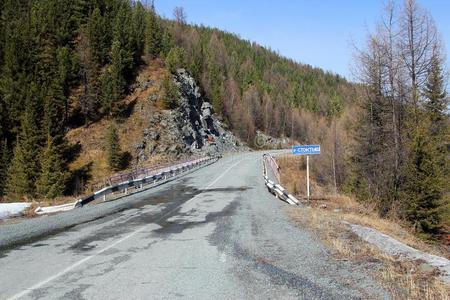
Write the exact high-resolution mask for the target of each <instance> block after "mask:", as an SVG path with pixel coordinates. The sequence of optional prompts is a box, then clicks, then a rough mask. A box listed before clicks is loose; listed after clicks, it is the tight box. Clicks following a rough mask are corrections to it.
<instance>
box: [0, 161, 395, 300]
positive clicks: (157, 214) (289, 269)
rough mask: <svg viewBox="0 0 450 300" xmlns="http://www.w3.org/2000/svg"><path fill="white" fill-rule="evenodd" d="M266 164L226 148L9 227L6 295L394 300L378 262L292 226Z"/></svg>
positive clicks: (2, 256) (3, 278)
mask: <svg viewBox="0 0 450 300" xmlns="http://www.w3.org/2000/svg"><path fill="white" fill-rule="evenodd" d="M261 172H262V168H261V153H247V154H239V155H234V156H228V157H225V158H223V159H221V160H219V161H218V162H217V163H215V164H212V165H210V166H207V167H204V168H202V169H199V170H197V171H195V172H193V173H190V174H188V175H185V176H183V177H181V178H178V179H176V180H174V181H171V182H169V183H166V184H165V185H162V186H159V187H156V188H154V189H150V190H148V191H145V192H142V193H140V194H136V195H133V196H129V197H127V198H123V199H120V200H117V201H114V202H109V203H103V204H98V205H95V206H94V205H93V206H90V207H84V208H81V209H77V210H73V211H71V212H67V213H62V214H59V215H56V216H49V217H42V218H38V219H34V220H27V221H24V222H20V223H18V224H13V225H7V226H6V225H3V226H0V245H1V241H2V240H3V242H4V245H3V246H4V247H3V250H1V251H0V299H18V298H20V299H22V298H23V299H172V298H188V299H212V298H215V299H380V298H381V299H383V298H387V294H386V292H385V291H384V290H383V289H382V288H381V287H380V286H379V285H378V284H377V283H376V282H375V281H374V280H373V279H371V277H370V273H369V272H370V271H369V270H367V269H366V268H365V267H363V266H361V265H356V264H353V263H351V262H346V261H337V260H334V259H333V258H332V257H331V256H330V254H329V251H328V249H327V248H326V247H325V246H324V245H322V244H321V243H320V242H319V241H318V239H317V238H316V237H314V235H313V234H312V233H310V232H308V231H307V230H306V229H305V230H304V229H301V228H298V227H295V226H294V225H293V224H292V223H291V222H290V220H289V218H288V217H287V215H286V213H285V210H284V208H285V206H286V205H287V204H285V203H283V202H281V201H279V200H276V199H275V198H274V197H273V196H272V195H270V194H269V193H268V192H267V190H266V189H265V187H264V182H263V178H262V173H261ZM104 214H107V216H105V217H100V216H101V215H104ZM77 218H78V219H80V220H83V222H84V223H82V224H79V225H74V220H76V219H77ZM68 220H69V221H68ZM87 220H92V221H87ZM52 226H53V227H52ZM62 227H65V229H61V228H62ZM39 228H41V229H42V228H46V229H45V230H46V232H47V233H46V234H40V235H39V237H34V238H33V237H30V238H27V239H23V240H21V241H20V245H16V246H9V247H5V245H6V244H5V243H6V242H5V240H8V239H10V238H11V234H12V232H16V233H17V232H23V234H25V233H26V232H27V231H33V230H35V231H36V230H37V231H36V232H38V231H39V230H38V229H39ZM51 228H54V230H51ZM41 231H42V230H41Z"/></svg>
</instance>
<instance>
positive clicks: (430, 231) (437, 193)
mask: <svg viewBox="0 0 450 300" xmlns="http://www.w3.org/2000/svg"><path fill="white" fill-rule="evenodd" d="M417 121H418V120H416V122H417ZM414 126H415V129H416V131H415V134H414V138H413V140H412V141H411V143H410V145H409V149H410V153H409V155H408V161H407V162H406V164H405V167H404V168H405V169H404V172H403V173H404V180H405V184H404V187H403V191H402V193H403V194H404V199H405V201H406V202H407V203H406V207H407V218H408V219H409V220H410V221H411V222H412V223H413V224H414V228H415V230H416V232H417V233H418V234H420V235H423V236H424V237H429V235H437V234H438V233H439V230H440V223H441V220H440V215H439V211H438V208H439V206H440V203H441V199H442V196H443V192H444V188H445V184H446V183H447V180H446V177H444V174H443V172H442V171H443V170H442V168H441V164H442V161H440V160H439V158H441V157H442V156H440V155H439V153H438V150H437V147H436V143H435V141H433V140H432V138H431V137H430V135H429V132H428V130H427V129H428V128H429V127H428V126H430V123H429V121H428V120H427V119H426V116H425V115H424V114H420V121H419V125H418V126H416V124H415V125H414Z"/></svg>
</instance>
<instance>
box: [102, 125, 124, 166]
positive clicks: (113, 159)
mask: <svg viewBox="0 0 450 300" xmlns="http://www.w3.org/2000/svg"><path fill="white" fill-rule="evenodd" d="M106 139H107V157H108V165H109V167H110V169H111V170H113V171H119V170H120V169H122V165H123V164H122V151H121V150H120V142H119V135H118V134H117V128H116V126H115V125H111V126H110V127H109V128H108V132H107V136H106Z"/></svg>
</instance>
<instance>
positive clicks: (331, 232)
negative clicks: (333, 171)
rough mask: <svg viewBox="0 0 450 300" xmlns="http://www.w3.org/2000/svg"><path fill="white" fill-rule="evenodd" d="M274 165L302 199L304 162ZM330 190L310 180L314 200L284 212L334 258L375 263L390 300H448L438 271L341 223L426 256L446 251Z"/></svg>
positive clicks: (283, 159)
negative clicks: (372, 230)
mask: <svg viewBox="0 0 450 300" xmlns="http://www.w3.org/2000/svg"><path fill="white" fill-rule="evenodd" d="M277 162H278V164H279V166H280V168H281V181H282V185H283V186H284V187H285V188H287V189H288V190H289V191H290V192H293V193H295V195H296V196H297V197H299V198H303V197H302V195H305V191H306V187H304V185H305V184H304V182H305V181H306V180H305V171H304V167H305V166H304V161H303V159H302V158H299V157H288V156H286V157H280V158H279V159H277ZM330 190H331V189H327V188H322V187H320V186H318V185H317V184H315V182H314V180H313V184H312V191H313V193H312V195H313V197H312V199H315V200H311V201H309V202H308V208H307V209H298V208H294V209H292V207H289V208H287V213H288V215H289V216H290V217H291V218H292V219H293V220H294V221H295V222H296V223H298V224H299V225H300V226H302V227H307V228H309V229H310V230H311V231H313V232H316V233H317V236H318V237H319V238H320V239H321V240H322V241H323V242H324V243H326V244H327V245H329V247H330V249H332V250H333V251H334V254H335V257H336V259H345V260H352V261H355V262H360V263H364V262H366V263H373V262H375V263H378V264H379V265H380V269H379V270H378V271H376V272H375V276H376V278H377V279H378V280H379V281H380V282H381V283H382V284H383V285H384V286H385V287H386V288H387V289H388V291H389V292H390V294H391V295H392V297H393V298H394V299H449V296H448V295H449V292H450V290H449V287H448V286H445V285H444V284H443V283H442V281H441V280H440V279H439V278H438V276H437V275H438V274H437V272H434V273H429V272H422V271H421V269H420V268H418V265H419V264H420V262H413V261H398V260H396V259H395V258H393V257H390V256H388V255H385V254H384V253H383V252H381V251H380V250H379V249H378V248H375V247H373V246H371V245H370V244H368V243H366V242H364V241H362V240H361V239H359V238H358V237H357V236H356V235H355V234H354V233H352V232H351V231H350V230H349V228H348V227H347V226H346V225H345V224H344V223H343V222H342V221H347V222H349V223H354V224H360V225H364V226H368V227H372V228H375V229H377V230H379V231H381V232H384V233H386V234H388V235H390V236H392V237H394V238H396V239H397V240H399V241H401V242H403V243H405V244H407V245H410V246H412V247H414V248H417V249H420V250H422V251H426V252H429V253H433V254H437V255H441V256H448V251H447V250H446V249H441V248H438V247H436V246H435V245H428V244H426V243H424V242H423V241H422V240H420V239H418V238H417V237H416V236H414V234H413V232H412V230H410V229H409V228H408V227H407V226H406V225H405V224H403V223H402V222H401V221H400V220H396V219H382V218H379V217H378V215H377V214H376V211H375V208H374V207H368V206H363V205H361V204H360V203H358V202H357V201H355V200H354V199H353V198H351V197H347V196H342V195H334V194H331V193H330ZM324 205H325V206H326V208H323V207H324ZM321 207H322V208H321Z"/></svg>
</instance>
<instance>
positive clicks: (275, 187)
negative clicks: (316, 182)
mask: <svg viewBox="0 0 450 300" xmlns="http://www.w3.org/2000/svg"><path fill="white" fill-rule="evenodd" d="M267 166H269V167H270V168H271V170H272V172H273V173H274V175H275V176H276V177H277V180H278V182H280V179H279V176H280V173H279V170H280V168H279V166H278V164H277V163H276V161H275V158H274V157H273V156H271V155H270V154H263V176H264V182H265V185H266V186H267V189H268V191H269V192H270V193H271V194H273V195H275V197H277V198H278V199H281V200H283V201H285V202H287V203H289V204H291V205H299V204H300V202H299V201H298V200H297V198H295V197H294V196H293V195H292V194H289V193H288V191H287V190H286V189H285V188H283V187H282V186H281V185H280V184H279V183H278V184H277V183H275V182H273V181H272V180H270V179H269V177H268V176H267ZM277 174H278V176H277Z"/></svg>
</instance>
